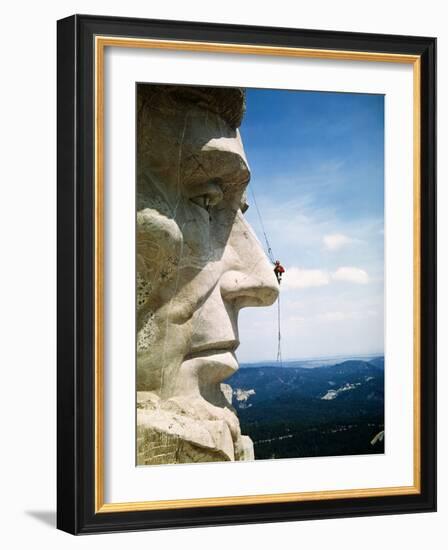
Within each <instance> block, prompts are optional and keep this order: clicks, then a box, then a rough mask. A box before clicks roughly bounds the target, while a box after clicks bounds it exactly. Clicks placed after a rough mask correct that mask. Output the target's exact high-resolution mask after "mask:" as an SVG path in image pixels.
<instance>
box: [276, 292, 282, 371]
mask: <svg viewBox="0 0 448 550" xmlns="http://www.w3.org/2000/svg"><path fill="white" fill-rule="evenodd" d="M277 306H278V307H277V311H278V315H277V324H278V345H277V363H280V366H281V367H282V366H283V362H282V331H281V324H280V289H279V293H278V299H277Z"/></svg>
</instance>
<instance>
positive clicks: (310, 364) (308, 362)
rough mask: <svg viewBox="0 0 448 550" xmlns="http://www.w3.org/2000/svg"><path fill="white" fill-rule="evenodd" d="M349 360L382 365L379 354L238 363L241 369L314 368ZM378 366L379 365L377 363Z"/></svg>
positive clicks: (381, 357) (382, 358) (382, 359)
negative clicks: (279, 361)
mask: <svg viewBox="0 0 448 550" xmlns="http://www.w3.org/2000/svg"><path fill="white" fill-rule="evenodd" d="M349 360H357V361H365V362H368V363H372V362H373V364H375V363H376V362H378V363H380V362H381V361H382V363H383V366H384V357H383V356H382V355H381V356H380V355H359V356H358V355H357V356H353V355H350V356H347V355H340V356H335V357H315V358H313V359H290V360H288V361H283V363H282V364H280V363H278V362H276V361H258V362H255V363H244V362H243V363H240V368H242V369H252V368H257V367H279V366H283V367H286V368H291V367H294V368H295V367H301V368H304V369H315V368H320V367H331V366H333V365H336V364H340V363H343V362H345V361H349ZM377 366H379V365H377Z"/></svg>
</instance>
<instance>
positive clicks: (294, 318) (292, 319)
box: [288, 315, 306, 323]
mask: <svg viewBox="0 0 448 550" xmlns="http://www.w3.org/2000/svg"><path fill="white" fill-rule="evenodd" d="M305 320H306V319H305V317H300V316H299V315H293V316H292V317H289V318H288V321H290V322H291V323H303V321H305Z"/></svg>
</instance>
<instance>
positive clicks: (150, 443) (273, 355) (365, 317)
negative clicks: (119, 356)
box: [135, 82, 393, 466]
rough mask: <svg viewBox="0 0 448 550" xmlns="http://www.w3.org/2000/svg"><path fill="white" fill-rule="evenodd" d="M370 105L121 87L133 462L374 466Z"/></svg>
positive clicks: (380, 404)
mask: <svg viewBox="0 0 448 550" xmlns="http://www.w3.org/2000/svg"><path fill="white" fill-rule="evenodd" d="M384 134H385V132H384V95H383V94H366V93H340V92H329V91H319V90H316V91H309V90H308V91H302V90H286V89H260V88H257V89H255V88H234V87H208V86H187V85H176V84H152V83H146V82H139V83H137V84H136V257H135V263H136V412H137V414H136V422H137V427H136V464H137V465H138V466H150V465H151V466H152V465H168V464H186V463H187V464H188V463H198V462H201V463H203V462H224V461H251V460H266V459H271V460H272V459H292V458H293V459H297V458H309V457H331V456H335V457H336V456H346V455H369V454H382V453H384V452H385V433H386V430H385V420H384V379H385V371H387V369H389V368H393V366H392V365H389V364H386V365H385V361H384V271H385V268H384V240H385V237H384V145H385V140H384Z"/></svg>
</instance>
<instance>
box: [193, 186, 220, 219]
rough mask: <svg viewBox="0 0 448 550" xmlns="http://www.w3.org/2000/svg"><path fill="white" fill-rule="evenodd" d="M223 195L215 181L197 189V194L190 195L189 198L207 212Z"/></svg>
mask: <svg viewBox="0 0 448 550" xmlns="http://www.w3.org/2000/svg"><path fill="white" fill-rule="evenodd" d="M223 196H224V195H223V192H222V189H221V187H220V186H219V185H218V184H217V183H215V182H208V183H207V184H206V185H204V186H202V189H198V190H197V194H195V195H194V196H193V197H190V200H191V202H194V203H195V204H197V205H198V206H200V207H201V208H203V209H204V210H207V212H208V211H209V210H210V208H211V207H212V206H215V205H216V204H218V203H219V202H221V200H222V198H223Z"/></svg>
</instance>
